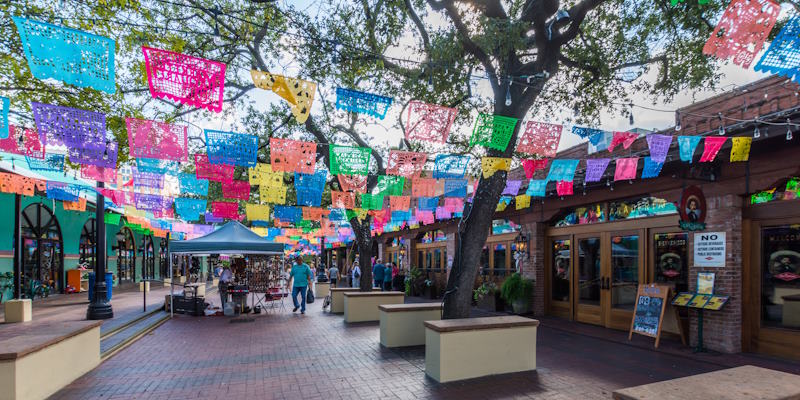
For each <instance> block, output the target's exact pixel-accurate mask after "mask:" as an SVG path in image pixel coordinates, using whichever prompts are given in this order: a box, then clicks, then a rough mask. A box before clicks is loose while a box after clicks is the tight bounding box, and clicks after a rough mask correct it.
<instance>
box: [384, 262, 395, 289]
mask: <svg viewBox="0 0 800 400" xmlns="http://www.w3.org/2000/svg"><path fill="white" fill-rule="evenodd" d="M393 265H394V264H393V263H388V264H386V267H385V268H384V269H383V286H382V287H383V290H384V291H387V292H388V291H391V290H392V269H393V268H392V267H393Z"/></svg>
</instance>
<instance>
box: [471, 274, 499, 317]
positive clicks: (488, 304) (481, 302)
mask: <svg viewBox="0 0 800 400" xmlns="http://www.w3.org/2000/svg"><path fill="white" fill-rule="evenodd" d="M496 293H497V285H496V284H495V283H494V282H492V281H487V282H483V283H482V284H481V285H480V286H478V288H477V289H475V290H473V291H472V298H473V299H474V300H475V303H476V304H477V305H478V308H480V309H482V310H488V311H496V310H497V298H496V296H495V294H496Z"/></svg>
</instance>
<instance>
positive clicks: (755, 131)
mask: <svg viewBox="0 0 800 400" xmlns="http://www.w3.org/2000/svg"><path fill="white" fill-rule="evenodd" d="M757 123H758V121H757V120H756V124H757ZM760 137H761V131H760V130H758V125H756V126H755V129H754V130H753V139H758V138H760Z"/></svg>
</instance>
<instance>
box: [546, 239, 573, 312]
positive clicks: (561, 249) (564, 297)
mask: <svg viewBox="0 0 800 400" xmlns="http://www.w3.org/2000/svg"><path fill="white" fill-rule="evenodd" d="M570 250H571V249H570V241H569V239H562V240H554V241H553V254H552V257H553V262H552V263H551V265H552V266H553V271H552V280H551V284H552V289H551V292H552V299H553V300H555V301H569V274H570V270H569V265H570V258H571V255H570Z"/></svg>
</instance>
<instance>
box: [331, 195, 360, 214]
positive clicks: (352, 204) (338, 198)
mask: <svg viewBox="0 0 800 400" xmlns="http://www.w3.org/2000/svg"><path fill="white" fill-rule="evenodd" d="M331 207H333V208H345V209H348V210H352V209H354V208H356V194H355V193H353V192H340V191H338V190H331Z"/></svg>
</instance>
